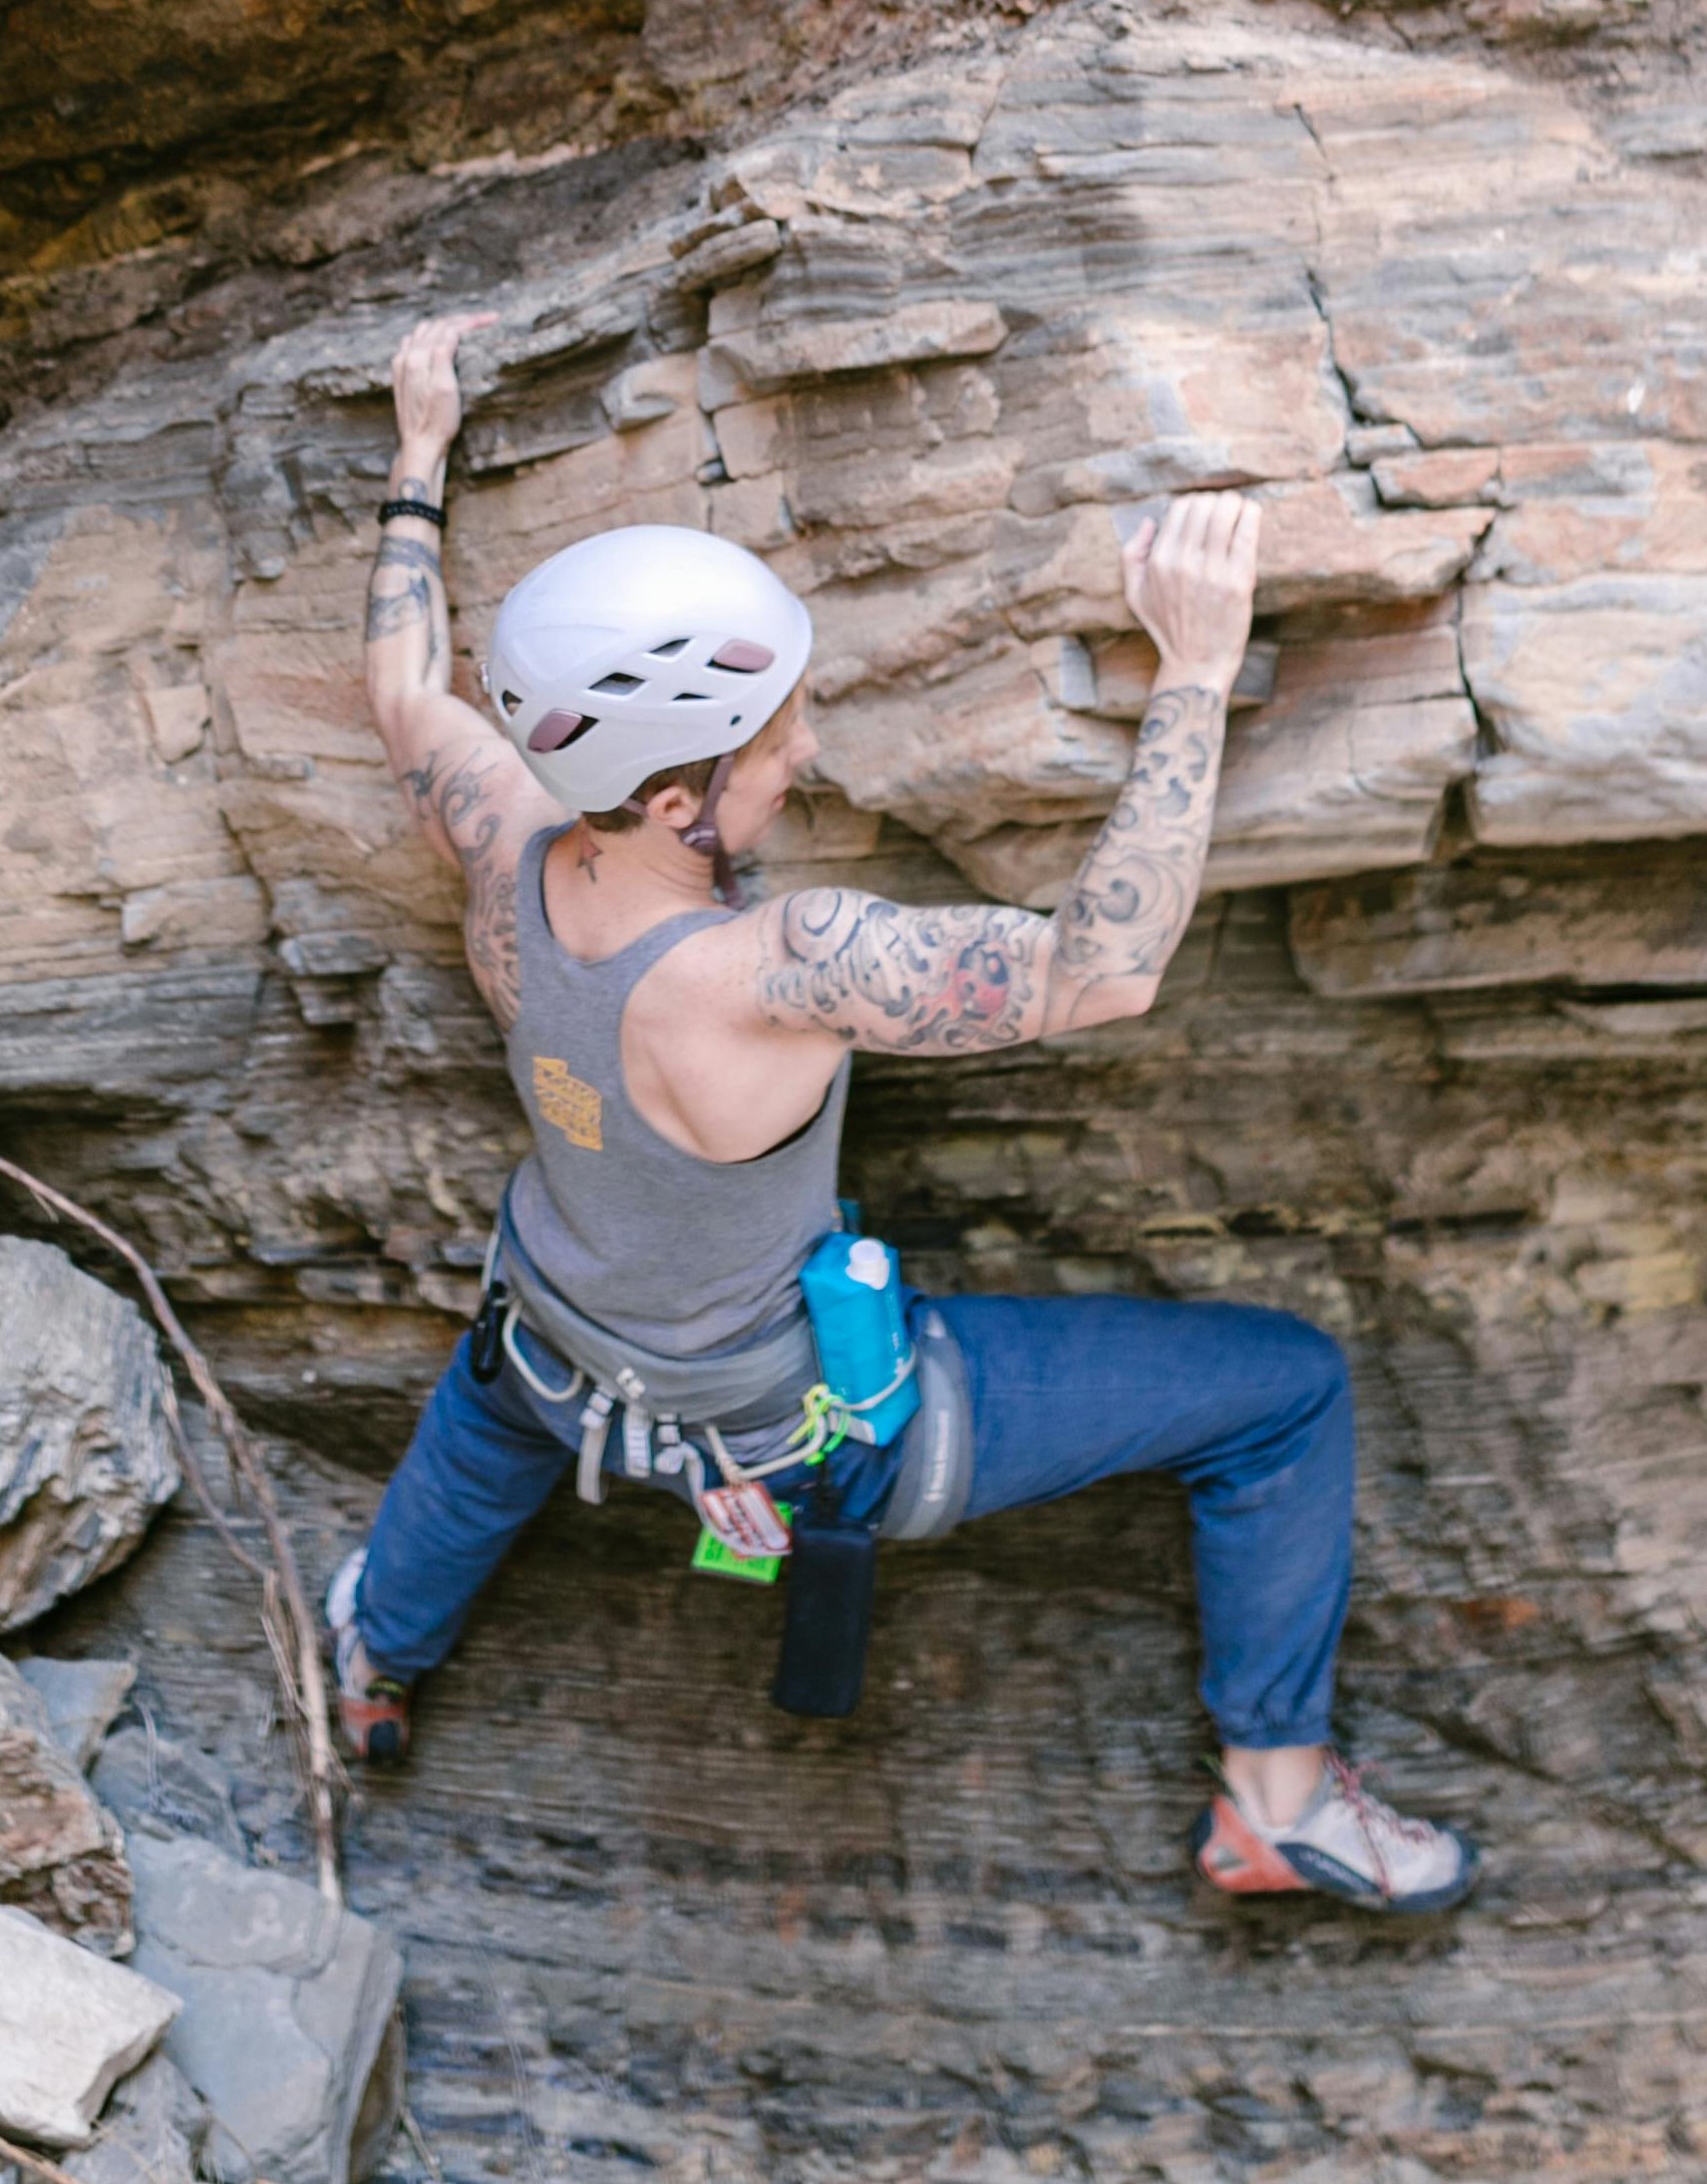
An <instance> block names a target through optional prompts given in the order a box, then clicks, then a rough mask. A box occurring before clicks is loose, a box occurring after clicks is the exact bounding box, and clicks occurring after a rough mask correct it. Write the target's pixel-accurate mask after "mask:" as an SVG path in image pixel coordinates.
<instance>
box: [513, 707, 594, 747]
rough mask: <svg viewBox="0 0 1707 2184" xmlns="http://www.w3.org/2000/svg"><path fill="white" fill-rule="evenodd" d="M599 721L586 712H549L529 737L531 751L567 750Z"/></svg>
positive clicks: (528, 745)
mask: <svg viewBox="0 0 1707 2184" xmlns="http://www.w3.org/2000/svg"><path fill="white" fill-rule="evenodd" d="M597 726H598V723H597V722H596V721H595V720H592V719H591V718H589V716H588V715H586V714H584V713H547V714H546V716H545V718H544V719H543V720H542V721H540V722H539V723H538V725H537V726H536V727H535V728H534V730H533V733H532V734H531V735H530V736H529V737H528V739H527V748H528V750H529V751H538V752H547V751H567V749H568V748H569V746H570V744H573V743H579V741H580V739H581V738H582V737H583V736H584V735H585V734H586V732H587V730H588V729H589V728H596V727H597Z"/></svg>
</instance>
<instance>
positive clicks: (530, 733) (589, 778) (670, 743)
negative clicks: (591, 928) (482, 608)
mask: <svg viewBox="0 0 1707 2184" xmlns="http://www.w3.org/2000/svg"><path fill="white" fill-rule="evenodd" d="M811 649H812V618H811V616H810V615H809V614H808V613H807V611H806V608H805V607H804V606H802V604H801V602H800V601H799V600H798V599H797V598H796V597H795V595H794V593H793V592H792V591H790V590H789V588H788V586H787V585H786V584H784V583H782V582H781V580H780V579H779V578H777V577H776V576H774V575H773V574H772V573H771V571H770V570H769V569H768V568H767V567H766V566H765V564H764V562H763V561H761V560H760V559H759V558H758V556H757V555H756V554H751V553H749V552H748V551H747V549H746V547H745V546H737V545H734V544H732V543H731V541H730V540H729V539H727V538H717V537H714V536H712V535H711V533H709V532H707V531H696V530H686V529H683V528H681V527H680V526H678V525H676V524H673V523H636V524H633V525H631V526H630V527H628V528H626V529H623V530H613V531H601V532H599V533H598V534H597V535H596V536H595V537H592V538H583V539H581V540H580V541H579V542H578V544H576V545H573V546H565V547H564V548H563V550H562V552H561V553H554V554H552V556H551V558H550V559H549V560H548V561H541V562H540V564H539V566H538V567H537V568H536V569H534V570H532V571H531V572H530V573H529V574H528V575H526V576H524V577H523V578H522V579H521V581H520V583H518V584H517V585H515V586H514V587H513V589H512V591H511V592H510V594H509V596H508V597H507V598H506V599H505V602H504V604H503V605H502V606H501V607H500V608H499V610H498V621H497V624H496V626H495V627H494V629H493V633H492V653H491V657H490V659H489V660H488V662H487V664H486V666H485V667H484V668H483V669H482V671H481V674H482V680H483V681H484V682H485V684H486V688H487V693H488V695H489V696H490V698H491V699H492V703H493V709H494V711H495V712H496V713H497V715H498V719H499V722H500V724H501V726H502V727H503V729H504V731H505V733H506V735H508V736H509V737H510V738H511V740H512V742H513V743H514V744H515V746H516V748H517V749H518V750H519V752H520V753H521V756H522V758H523V759H525V760H526V762H527V765H528V767H529V768H530V769H531V771H532V772H533V774H534V776H535V777H536V778H537V780H539V781H540V782H541V783H542V784H543V786H544V787H545V788H547V789H548V790H549V791H550V793H551V794H552V795H553V796H555V797H556V799H557V801H558V802H559V803H561V804H564V805H566V806H567V807H568V809H569V810H571V811H610V810H614V809H615V808H616V807H617V806H618V805H620V804H621V803H622V802H623V800H624V799H625V798H626V797H628V796H629V795H631V794H632V793H633V791H634V790H635V789H636V788H637V787H638V786H639V785H640V783H641V782H642V781H643V780H646V779H647V777H648V776H649V775H652V774H656V773H657V772H658V770H659V769H660V768H661V767H666V766H684V765H686V764H687V763H688V762H689V761H691V760H694V759H712V758H718V757H721V756H723V755H724V754H726V753H728V752H733V751H738V750H739V749H740V748H741V746H742V745H743V744H744V743H746V742H748V741H749V740H750V739H751V738H752V737H754V736H756V735H757V734H758V733H759V731H760V729H762V728H763V727H764V725H765V723H766V722H767V721H768V720H769V719H770V718H771V716H772V714H774V713H775V712H776V711H777V709H778V708H779V707H780V706H781V705H782V704H783V702H784V700H785V699H786V698H787V697H788V695H789V693H790V691H791V690H793V689H794V687H795V685H796V683H798V682H799V681H800V678H801V675H802V673H803V672H804V670H805V668H806V663H807V655H808V653H809V652H810V651H811Z"/></svg>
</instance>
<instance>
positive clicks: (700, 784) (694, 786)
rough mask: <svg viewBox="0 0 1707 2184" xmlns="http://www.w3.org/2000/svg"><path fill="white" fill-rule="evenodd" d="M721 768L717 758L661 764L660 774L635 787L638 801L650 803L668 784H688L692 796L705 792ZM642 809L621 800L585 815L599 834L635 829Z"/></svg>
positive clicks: (669, 785)
mask: <svg viewBox="0 0 1707 2184" xmlns="http://www.w3.org/2000/svg"><path fill="white" fill-rule="evenodd" d="M716 771H717V761H716V760H715V759H689V760H688V761H687V763H686V764H685V765H684V766H661V767H660V768H659V769H658V771H657V773H656V774H648V775H647V777H646V779H645V780H643V781H642V782H641V783H640V785H639V787H638V788H637V789H635V791H634V799H633V800H634V801H635V802H636V803H647V802H649V801H650V800H651V798H652V797H654V796H655V795H657V793H658V792H659V790H660V789H664V788H685V789H686V790H687V791H688V793H689V795H691V796H703V795H704V794H705V792H706V790H707V789H708V788H709V787H710V786H711V777H712V775H713V774H715V773H716ZM643 816H644V814H643V813H642V812H639V811H630V810H629V809H628V807H627V805H626V804H620V803H619V804H618V805H617V807H616V809H615V810H614V811H583V812H582V813H581V817H582V818H583V819H585V821H586V822H587V824H588V825H589V826H590V827H591V828H592V829H593V830H594V832H595V833H599V834H629V833H632V832H633V830H634V829H635V827H637V826H638V825H639V824H640V823H641V820H642V818H643Z"/></svg>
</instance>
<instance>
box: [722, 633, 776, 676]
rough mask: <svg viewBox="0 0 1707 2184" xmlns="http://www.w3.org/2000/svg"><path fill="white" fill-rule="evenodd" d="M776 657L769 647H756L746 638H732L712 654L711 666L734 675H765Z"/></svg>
mask: <svg viewBox="0 0 1707 2184" xmlns="http://www.w3.org/2000/svg"><path fill="white" fill-rule="evenodd" d="M776 657H777V656H776V654H775V653H774V652H773V651H772V650H771V648H770V647H769V645H755V644H753V643H752V642H751V641H750V640H749V639H747V638H745V637H731V638H730V640H729V641H728V643H727V644H722V645H719V646H718V648H717V650H716V651H715V652H714V653H713V654H712V656H711V664H712V666H713V667H721V668H727V669H728V670H729V672H730V674H732V675H763V674H764V672H765V670H766V669H767V668H768V667H769V666H770V665H771V663H772V662H773V661H774V660H775V659H776Z"/></svg>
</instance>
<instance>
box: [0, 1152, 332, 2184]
mask: <svg viewBox="0 0 1707 2184" xmlns="http://www.w3.org/2000/svg"><path fill="white" fill-rule="evenodd" d="M0 1175H9V1176H10V1177H11V1178H12V1180H13V1181H14V1182H15V1183H19V1184H21V1185H22V1186H23V1188H24V1189H25V1190H27V1191H28V1192H29V1193H30V1195H31V1196H32V1197H33V1198H34V1199H35V1200H36V1202H37V1204H38V1205H40V1206H42V1207H43V1208H45V1209H46V1210H47V1211H48V1212H50V1213H53V1214H59V1215H63V1216H64V1217H65V1218H66V1219H67V1220H69V1221H75V1222H77V1223H78V1225H79V1226H80V1227H82V1228H86V1229H87V1230H88V1231H89V1233H90V1234H91V1235H92V1236H96V1237H99V1238H100V1240H101V1242H102V1243H104V1244H105V1245H106V1246H107V1248H108V1250H109V1251H115V1252H117V1253H118V1255H119V1257H120V1258H121V1259H123V1260H124V1262H125V1264H126V1265H127V1266H128V1267H129V1268H130V1269H131V1272H132V1273H133V1274H134V1275H135V1276H136V1277H137V1280H138V1282H139V1283H140V1284H141V1286H142V1291H143V1295H144V1296H145V1297H146V1298H147V1299H148V1301H149V1309H150V1310H151V1311H152V1312H153V1314H154V1316H155V1318H156V1319H157V1320H158V1321H159V1322H160V1325H161V1329H162V1331H163V1332H164V1334H165V1335H166V1338H167V1340H168V1341H169V1342H170V1343H171V1347H172V1348H173V1349H174V1350H175V1351H176V1352H177V1354H178V1356H179V1357H180V1358H181V1359H182V1360H183V1366H184V1370H185V1372H187V1373H188V1375H189V1378H190V1380H191V1381H192V1382H193V1383H194V1386H195V1392H196V1394H197V1395H198V1396H199V1397H200V1398H201V1401H202V1404H204V1405H205V1407H206V1411H207V1415H208V1416H209V1417H210V1418H211V1419H212V1421H213V1426H214V1430H215V1431H216V1432H217V1433H218V1435H219V1438H220V1439H221V1440H222V1441H223V1442H224V1444H225V1448H226V1451H227V1453H228V1454H229V1456H230V1459H231V1461H232V1463H233V1464H234V1465H235V1467H236V1473H237V1476H238V1477H239V1478H241V1480H242V1482H243V1484H244V1485H245V1486H246V1487H247V1488H248V1490H249V1492H250V1493H251V1494H252V1495H253V1496H254V1498H255V1505H256V1507H257V1508H258V1509H259V1511H260V1518H261V1525H262V1529H263V1530H264V1531H265V1533H266V1537H267V1547H268V1550H269V1552H270V1554H271V1557H272V1565H273V1567H272V1568H271V1569H270V1570H267V1569H264V1568H263V1567H262V1566H261V1564H260V1563H258V1562H257V1561H256V1560H255V1558H254V1556H252V1555H251V1554H250V1553H249V1551H248V1550H247V1548H245V1547H244V1546H243V1545H242V1543H241V1542H240V1541H239V1540H238V1539H237V1537H236V1535H235V1533H234V1532H233V1531H232V1530H231V1527H230V1524H229V1523H228V1522H227V1521H226V1518H225V1516H224V1513H223V1511H221V1510H220V1509H219V1508H218V1505H217V1504H216V1503H215V1501H214V1499H213V1495H212V1491H211V1489H210V1488H209V1486H208V1484H207V1480H206V1476H205V1474H204V1473H203V1472H202V1470H201V1467H200V1465H199V1464H198V1463H197V1462H196V1460H195V1456H194V1453H193V1451H192V1450H191V1448H190V1446H189V1438H188V1435H187V1434H186V1433H185V1432H184V1430H183V1420H182V1417H181V1415H180V1414H179V1411H178V1407H177V1398H176V1394H175V1392H174V1391H173V1390H172V1388H171V1378H170V1376H168V1378H167V1391H168V1393H167V1400H166V1405H165V1407H166V1416H167V1429H168V1431H169V1432H170V1433H171V1439H172V1443H173V1446H174V1447H175V1448H176V1451H177V1455H178V1460H179V1461H180V1462H181V1463H182V1465H183V1469H184V1474H185V1476H186V1477H187V1478H188V1480H189V1483H190V1486H191V1488H192V1490H193V1491H194V1493H195V1496H196V1499H197V1500H198V1501H199V1502H200V1503H201V1506H202V1507H203V1508H204V1509H205V1510H206V1511H207V1514H208V1516H209V1518H210V1519H211V1521H212V1524H213V1527H214V1529H215V1531H217V1533H218V1534H219V1537H220V1538H221V1540H223V1542H224V1543H225V1545H226V1546H227V1547H228V1548H229V1549H230V1550H231V1552H232V1554H234V1555H235V1557H236V1558H237V1560H238V1561H239V1562H240V1563H241V1564H242V1566H243V1568H244V1569H245V1570H247V1571H248V1572H249V1574H250V1575H251V1576H252V1577H257V1578H259V1579H260V1580H261V1586H262V1609H261V1622H262V1628H263V1629H264V1631H265V1633H266V1640H267V1644H268V1646H269V1648H270V1649H271V1652H272V1656H273V1660H274V1663H275V1665H276V1667H277V1670H278V1677H279V1682H280V1684H281V1685H282V1687H283V1690H284V1696H285V1705H286V1711H287V1712H288V1714H289V1716H290V1719H291V1721H292V1722H293V1723H294V1724H295V1727H296V1730H297V1734H298V1737H299V1739H300V1741H301V1745H302V1752H303V1772H304V1774H305V1776H306V1778H307V1794H308V1809H309V1818H310V1820H311V1822H312V1824H313V1829H314V1848H315V1857H316V1862H317V1865H318V1867H319V1879H320V1893H321V1895H322V1896H324V1897H325V1898H326V1899H327V1901H328V1902H330V1903H341V1902H342V1900H343V1897H342V1893H341V1891H340V1889H339V1886H338V1837H337V1822H336V1806H335V1802H334V1792H335V1786H336V1784H337V1781H338V1779H339V1775H340V1772H341V1770H340V1768H339V1765H338V1760H337V1756H336V1754H335V1753H334V1751H333V1749H332V1736H331V1730H330V1728H329V1726H328V1724H327V1714H326V1680H325V1676H324V1673H323V1671H322V1669H321V1665H320V1645H319V1639H318V1635H317V1633H316V1629H315V1622H314V1617H313V1614H312V1613H311V1612H310V1609H309V1606H308V1600H307V1596H306V1594H305V1593H304V1592H303V1589H302V1574H301V1572H300V1571H299V1570H298V1568H297V1566H296V1555H295V1551H294V1550H293V1548H292V1547H291V1544H290V1534H289V1532H288V1531H287V1530H286V1528H285V1524H284V1520H283V1518H282V1517H281V1516H280V1515H279V1512H278V1500H277V1497H276V1496H275V1495H274V1493H273V1490H272V1481H271V1479H270V1478H268V1476H267V1472H266V1465H265V1463H264V1462H263V1460H262V1458H261V1452H260V1449H259V1447H258V1446H257V1445H256V1443H255V1441H254V1440H253V1439H252V1438H251V1437H250V1434H249V1430H248V1428H247V1426H245V1425H244V1423H243V1421H242V1419H241V1418H239V1417H238V1415H237V1413H236V1411H235V1410H233V1409H232V1407H231V1404H230V1402H229V1400H228V1399H227V1397H226V1395H225V1392H224V1390H223V1389H222V1388H221V1387H220V1386H219V1383H218V1382H217V1381H216V1380H215V1379H214V1378H213V1373H212V1369H211V1367H210V1366H209V1365H208V1363H207V1360H206V1359H205V1358H204V1357H203V1356H202V1355H201V1352H200V1351H199V1350H198V1349H197V1348H196V1347H195V1345H194V1343H192V1342H191V1341H190V1339H189V1337H188V1336H187V1335H186V1334H185V1333H184V1331H183V1329H182V1327H181V1326H180V1325H179V1323H178V1318H177V1314H176V1313H175V1312H174V1311H173V1310H172V1308H171V1303H170V1302H169V1300H168V1298H167V1294H166V1291H165V1290H164V1289H162V1287H161V1285H160V1280H159V1277H158V1276H157V1275H156V1273H155V1271H154V1269H153V1267H151V1266H150V1265H149V1263H148V1261H147V1260H146V1259H145V1258H144V1257H143V1256H142V1254H141V1253H140V1252H139V1251H137V1250H136V1249H135V1247H134V1246H132V1245H131V1244H128V1243H127V1242H126V1241H125V1239H124V1237H122V1236H121V1235H119V1234H118V1233H117V1232H116V1231H115V1230H113V1229H111V1228H109V1227H108V1226H107V1224H106V1222H105V1221H103V1220H100V1219H98V1218H97V1217H96V1215H94V1214H93V1213H91V1212H89V1210H88V1209H87V1208H86V1207H84V1206H80V1205H79V1204H78V1203H77V1201H76V1200H75V1199H74V1198H67V1197H66V1196H65V1195H64V1193H63V1192H61V1191H57V1190H55V1189H53V1188H52V1186H51V1185H49V1184H47V1183H44V1182H42V1181H41V1180H40V1178H39V1177H37V1176H34V1175H32V1174H31V1173H30V1172H29V1170H28V1169H27V1168H21V1167H18V1166H17V1165H16V1164H15V1163H14V1162H12V1161H10V1160H6V1159H0ZM0 2151H4V2149H3V2148H0ZM38 2166H40V2164H38ZM49 2166H50V2167H51V2164H49ZM60 2173H61V2174H62V2175H63V2172H60Z"/></svg>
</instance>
